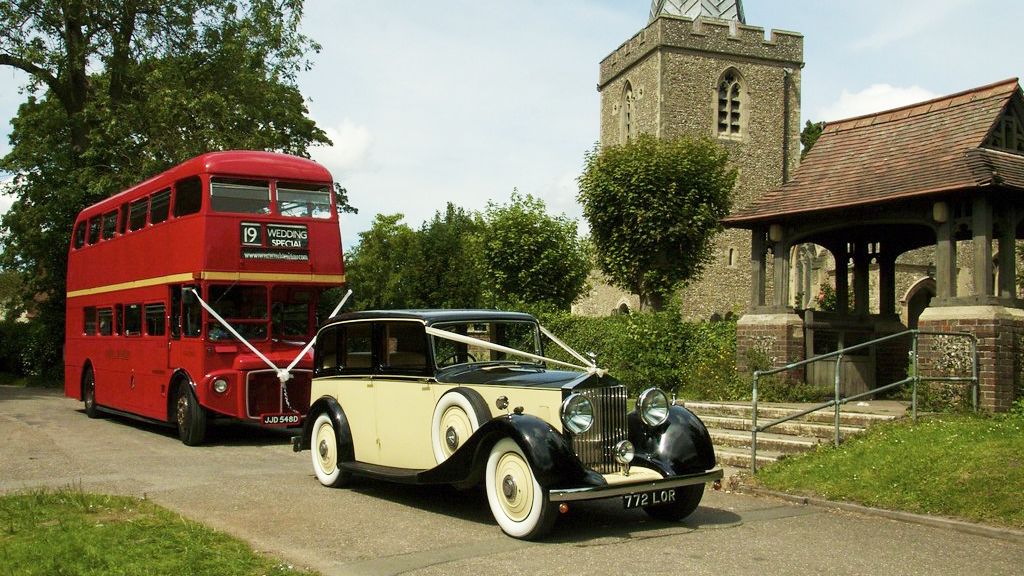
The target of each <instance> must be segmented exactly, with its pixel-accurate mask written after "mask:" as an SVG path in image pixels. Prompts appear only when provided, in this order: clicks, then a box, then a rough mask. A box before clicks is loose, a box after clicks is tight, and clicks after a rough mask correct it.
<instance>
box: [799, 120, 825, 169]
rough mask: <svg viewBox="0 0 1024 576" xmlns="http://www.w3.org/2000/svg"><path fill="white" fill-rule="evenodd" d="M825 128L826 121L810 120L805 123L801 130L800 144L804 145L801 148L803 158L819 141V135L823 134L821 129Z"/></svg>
mask: <svg viewBox="0 0 1024 576" xmlns="http://www.w3.org/2000/svg"><path fill="white" fill-rule="evenodd" d="M824 129H825V123H824V122H811V121H810V120H808V121H807V124H805V125H804V129H803V131H801V132H800V144H801V145H802V146H803V148H802V149H801V150H800V159H801V160H803V158H804V156H807V153H808V152H810V151H811V147H812V146H814V143H815V142H817V141H818V137H819V136H821V131H822V130H824Z"/></svg>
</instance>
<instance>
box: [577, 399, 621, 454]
mask: <svg viewBox="0 0 1024 576" xmlns="http://www.w3.org/2000/svg"><path fill="white" fill-rule="evenodd" d="M575 392H577V393H579V394H580V395H581V396H584V397H586V398H587V399H588V400H590V403H591V404H592V405H593V406H594V424H593V426H591V427H590V430H587V431H586V432H584V433H583V434H579V435H574V436H573V439H572V447H573V450H575V451H576V455H577V456H579V459H580V460H581V461H582V462H583V465H584V466H586V467H587V468H590V469H591V470H595V471H597V472H600V473H602V474H609V473H612V472H616V471H618V470H619V465H618V464H617V463H616V462H615V455H614V449H615V445H616V444H617V443H619V442H620V441H622V440H625V439H626V387H625V386H610V387H606V388H588V389H585V390H575Z"/></svg>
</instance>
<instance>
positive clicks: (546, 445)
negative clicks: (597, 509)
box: [419, 414, 606, 489]
mask: <svg viewBox="0 0 1024 576" xmlns="http://www.w3.org/2000/svg"><path fill="white" fill-rule="evenodd" d="M502 438H511V439H512V440H514V441H515V443H516V444H517V445H518V446H519V448H520V449H522V451H523V454H525V455H526V459H527V461H528V462H529V463H530V467H531V468H532V470H533V473H534V475H535V476H536V477H537V482H539V483H540V485H541V486H543V487H544V488H546V489H554V488H565V487H573V486H581V485H582V486H603V485H605V484H606V482H605V481H604V479H603V478H602V477H601V475H600V474H597V473H595V472H591V471H588V470H586V469H585V468H584V467H583V464H582V463H581V462H580V460H579V458H578V457H577V456H576V454H575V453H574V452H573V450H572V446H571V445H570V444H569V443H568V442H567V441H566V440H565V437H563V436H562V434H561V433H560V432H558V431H557V430H555V429H554V428H553V427H552V426H551V425H550V424H548V423H547V422H545V421H544V420H541V419H540V418H537V417H535V416H530V415H525V414H509V415H507V416H499V417H497V418H493V419H491V420H490V421H488V422H487V423H485V424H483V425H482V426H480V428H479V429H478V430H477V431H476V432H474V433H473V435H472V436H470V437H469V438H467V439H466V442H465V443H464V444H463V445H462V446H460V447H459V449H458V450H456V451H455V453H454V454H452V455H451V457H449V458H448V459H447V460H445V461H444V462H442V463H441V464H439V465H437V466H436V467H434V468H432V469H430V470H427V471H425V472H422V473H420V475H419V480H420V481H421V482H424V483H444V484H455V485H458V486H469V485H473V484H476V483H477V482H479V480H480V479H481V478H482V477H483V472H484V468H485V466H486V464H487V458H488V456H489V455H490V452H491V449H492V448H493V447H494V445H495V444H496V443H497V442H498V440H501V439H502Z"/></svg>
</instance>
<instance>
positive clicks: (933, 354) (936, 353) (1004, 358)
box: [918, 306, 1024, 412]
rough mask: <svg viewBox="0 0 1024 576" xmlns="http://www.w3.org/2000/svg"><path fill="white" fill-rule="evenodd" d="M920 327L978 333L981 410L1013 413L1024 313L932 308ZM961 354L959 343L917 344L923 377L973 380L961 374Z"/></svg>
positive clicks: (925, 339)
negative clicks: (950, 377) (940, 374)
mask: <svg viewBox="0 0 1024 576" xmlns="http://www.w3.org/2000/svg"><path fill="white" fill-rule="evenodd" d="M918 328H920V329H921V330H939V331H953V332H970V333H972V334H974V335H975V336H976V337H977V338H978V357H979V359H978V365H979V375H980V379H981V382H980V384H981V386H980V388H981V390H980V394H979V397H978V405H979V406H980V407H981V408H983V409H986V410H992V411H995V412H1006V411H1007V410H1008V409H1009V408H1010V405H1011V404H1012V403H1013V398H1014V392H1015V390H1016V387H1017V385H1018V384H1017V382H1018V381H1019V379H1020V376H1021V375H1020V372H1021V369H1020V366H1019V364H1020V363H1019V362H1018V361H1017V357H1018V356H1019V355H1021V354H1022V353H1024V349H1022V338H1024V310H1021V309H1019V308H1010V307H1006V306H940V307H932V308H927V309H925V311H924V312H923V313H922V314H921V319H920V321H919V323H918ZM958 349H959V346H958V344H957V343H956V341H955V340H952V339H949V340H944V339H943V338H942V337H936V336H921V340H920V342H919V344H918V355H919V358H920V360H919V362H920V366H921V373H922V374H925V375H927V374H939V373H941V372H945V373H946V374H947V375H951V376H952V375H956V376H970V372H969V371H967V372H966V373H963V368H964V367H963V366H960V363H958V362H956V357H957V356H958V354H959V353H958V352H957V350H958ZM950 371H955V372H956V373H955V374H951V373H949V372H950ZM965 387H966V385H965Z"/></svg>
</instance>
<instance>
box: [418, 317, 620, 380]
mask: <svg viewBox="0 0 1024 576" xmlns="http://www.w3.org/2000/svg"><path fill="white" fill-rule="evenodd" d="M425 330H426V332H427V334H430V335H431V336H437V337H438V338H444V339H445V340H451V341H453V342H459V343H462V344H471V345H473V346H479V347H481V348H485V349H487V350H494V351H495V352H502V353H504V354H514V355H516V356H523V357H525V358H530V359H532V360H540V361H541V362H550V363H552V364H558V365H560V366H568V367H569V368H575V369H577V370H583V371H584V372H587V373H589V374H597V375H598V377H601V376H604V375H605V374H607V373H608V371H607V370H604V369H602V368H598V367H597V365H596V364H594V363H593V362H591V361H590V360H588V359H586V358H584V357H583V355H582V354H580V353H578V352H576V351H575V350H573V349H572V348H569V346H568V345H567V344H565V343H564V342H562V341H561V340H559V339H558V338H557V337H556V336H555V335H554V334H552V333H551V332H548V331H547V330H546V329H545V328H544V327H543V326H541V327H540V331H541V333H543V334H544V335H545V336H547V337H548V338H550V339H551V341H552V342H554V343H555V344H558V345H559V346H560V347H561V348H562V349H563V350H565V351H566V352H568V353H569V354H571V355H573V356H574V357H576V358H577V359H578V360H579V361H580V362H583V364H584V366H580V365H578V364H572V363H570V362H562V361H561V360H555V359H553V358H547V357H544V356H539V355H537V354H531V353H529V352H523V351H522V350H516V349H515V348H509V347H507V346H502V345H500V344H494V343H493V342H487V341H485V340H480V339H478V338H473V337H472V336H463V335H462V334H456V333H454V332H449V331H448V330H441V329H438V328H434V327H433V326H427V327H426V328H425Z"/></svg>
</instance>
